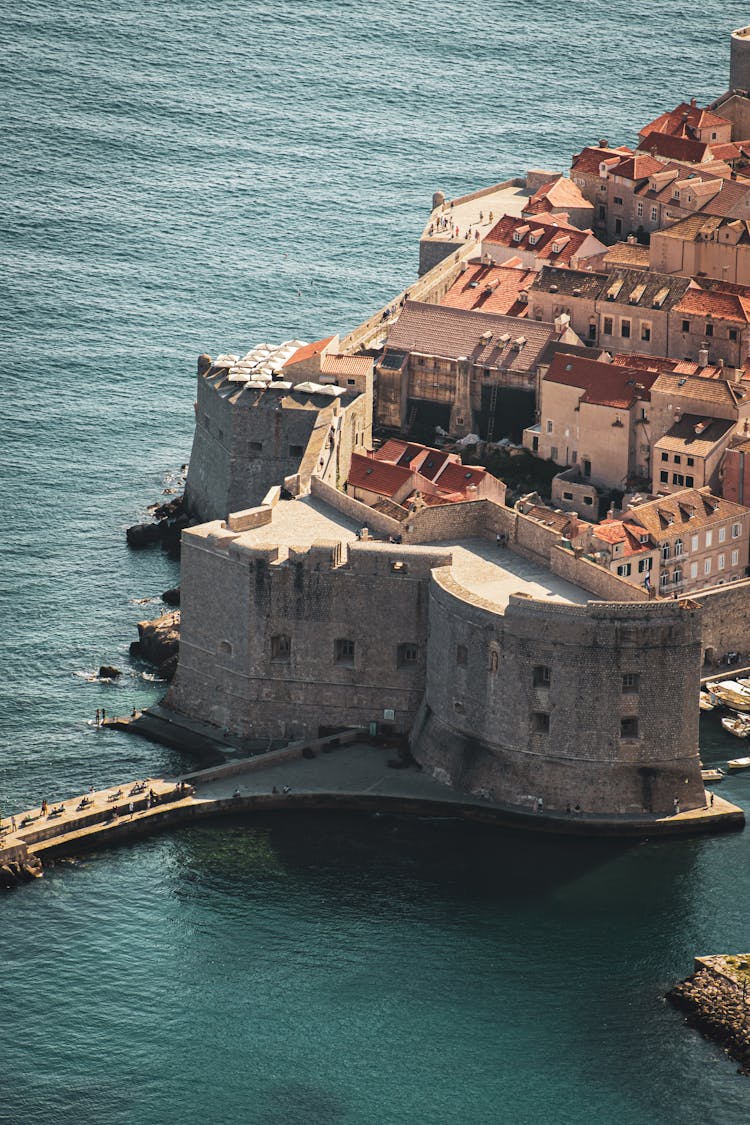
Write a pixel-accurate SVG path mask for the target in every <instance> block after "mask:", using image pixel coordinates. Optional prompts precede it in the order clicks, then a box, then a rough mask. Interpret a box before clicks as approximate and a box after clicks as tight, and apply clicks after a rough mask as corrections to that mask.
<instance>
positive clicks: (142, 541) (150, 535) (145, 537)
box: [125, 523, 159, 547]
mask: <svg viewBox="0 0 750 1125" xmlns="http://www.w3.org/2000/svg"><path fill="white" fill-rule="evenodd" d="M125 537H126V538H127V541H128V546H129V547H148V546H149V544H150V543H156V542H157V540H158V539H159V528H158V525H157V524H155V523H136V524H133V526H132V527H129V528H128V530H127V531H126V532H125Z"/></svg>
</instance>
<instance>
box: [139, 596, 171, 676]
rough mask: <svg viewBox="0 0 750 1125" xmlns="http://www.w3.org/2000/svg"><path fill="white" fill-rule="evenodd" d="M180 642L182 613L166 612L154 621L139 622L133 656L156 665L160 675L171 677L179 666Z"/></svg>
mask: <svg viewBox="0 0 750 1125" xmlns="http://www.w3.org/2000/svg"><path fill="white" fill-rule="evenodd" d="M179 644H180V615H179V613H165V614H162V616H161V617H157V618H156V619H155V620H154V621H139V622H138V640H137V641H133V642H132V644H131V646H130V653H131V656H137V657H140V659H141V660H147V661H148V662H149V664H154V665H156V667H157V669H158V671H159V675H161V676H163V677H164V678H165V679H168V680H169V679H171V678H172V676H173V675H174V673H175V669H176V667H177V654H178V650H179Z"/></svg>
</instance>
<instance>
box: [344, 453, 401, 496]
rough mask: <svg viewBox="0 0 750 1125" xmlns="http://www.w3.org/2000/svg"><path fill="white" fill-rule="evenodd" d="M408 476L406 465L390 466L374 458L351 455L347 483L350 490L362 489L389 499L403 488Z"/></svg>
mask: <svg viewBox="0 0 750 1125" xmlns="http://www.w3.org/2000/svg"><path fill="white" fill-rule="evenodd" d="M410 476H411V469H410V468H409V467H408V466H406V465H390V464H388V462H387V461H379V460H378V459H377V458H375V457H364V456H363V455H362V454H361V453H353V454H352V463H351V466H350V468H349V478H348V481H347V483H348V485H349V487H350V488H363V489H366V490H367V491H368V492H374V493H376V494H377V495H378V496H387V497H388V498H389V499H390V497H392V496H394V495H395V493H396V492H398V490H399V489H400V488H403V486H404V485H405V484H406V483H407V481H408V480H409V478H410Z"/></svg>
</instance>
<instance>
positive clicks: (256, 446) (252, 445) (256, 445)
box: [248, 441, 263, 453]
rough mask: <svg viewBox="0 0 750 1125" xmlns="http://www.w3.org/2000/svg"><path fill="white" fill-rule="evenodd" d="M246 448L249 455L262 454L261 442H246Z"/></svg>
mask: <svg viewBox="0 0 750 1125" xmlns="http://www.w3.org/2000/svg"><path fill="white" fill-rule="evenodd" d="M248 448H249V450H250V452H251V453H262V452H263V442H262V441H251V442H248Z"/></svg>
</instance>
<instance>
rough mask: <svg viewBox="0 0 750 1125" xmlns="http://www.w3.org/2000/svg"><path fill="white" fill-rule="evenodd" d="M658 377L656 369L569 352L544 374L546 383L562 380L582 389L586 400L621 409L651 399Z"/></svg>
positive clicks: (557, 359)
mask: <svg viewBox="0 0 750 1125" xmlns="http://www.w3.org/2000/svg"><path fill="white" fill-rule="evenodd" d="M655 379H656V373H655V372H653V371H640V370H638V369H635V368H628V367H620V366H619V365H618V366H615V365H614V364H612V363H602V362H600V361H599V360H595V359H584V358H583V357H581V356H566V355H557V356H555V358H554V359H553V360H552V363H551V364H550V366H549V370H548V371H547V373H546V375H545V376H544V382H545V383H562V384H563V385H564V386H568V387H577V388H578V389H580V390H581V391H582V392H583V394H582V396H581V401H582V402H589V403H592V404H594V405H596V406H610V407H613V408H617V409H620V410H627V409H628V408H629V407H630V406H632V405H633V403H634V402H638V401H639V400H644V401H648V400H649V399H650V397H651V396H650V393H649V392H650V389H651V385H652V383H653V382H654V381H655Z"/></svg>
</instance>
